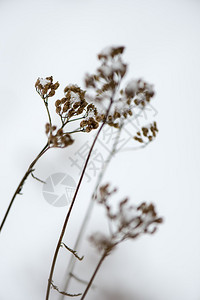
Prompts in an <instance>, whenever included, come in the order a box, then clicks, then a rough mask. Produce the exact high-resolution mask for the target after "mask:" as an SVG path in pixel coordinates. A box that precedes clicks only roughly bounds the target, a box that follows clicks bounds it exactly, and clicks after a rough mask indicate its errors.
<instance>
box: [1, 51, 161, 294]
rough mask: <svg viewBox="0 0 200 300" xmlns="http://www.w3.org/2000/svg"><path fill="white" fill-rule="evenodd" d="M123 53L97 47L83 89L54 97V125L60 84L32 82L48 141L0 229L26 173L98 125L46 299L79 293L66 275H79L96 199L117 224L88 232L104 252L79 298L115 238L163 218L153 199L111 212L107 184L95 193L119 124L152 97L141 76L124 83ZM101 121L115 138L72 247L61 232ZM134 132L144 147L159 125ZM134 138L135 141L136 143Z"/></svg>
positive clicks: (73, 88) (132, 234)
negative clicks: (63, 258)
mask: <svg viewBox="0 0 200 300" xmlns="http://www.w3.org/2000/svg"><path fill="white" fill-rule="evenodd" d="M123 52H124V47H108V48H106V49H104V50H103V51H101V52H100V54H99V55H98V60H99V62H100V66H99V67H98V68H97V70H96V72H95V73H94V74H86V76H85V89H82V88H81V87H79V86H77V85H76V84H67V86H66V87H65V89H64V94H63V97H62V98H61V99H56V100H55V113H56V114H57V115H58V116H59V121H60V123H59V125H57V126H56V125H55V123H54V120H53V117H54V115H52V113H51V112H50V110H49V101H52V100H51V99H50V98H52V97H54V95H55V94H56V90H57V89H58V87H59V83H58V82H55V83H54V81H53V77H52V76H50V77H46V78H38V79H37V81H36V84H35V88H36V91H37V93H38V94H39V96H40V97H41V99H42V102H43V103H44V106H45V109H46V111H47V118H48V122H47V123H46V125H45V132H46V142H45V145H44V146H43V148H42V150H41V151H40V152H39V154H38V155H37V156H36V158H35V159H34V160H33V161H32V163H31V164H30V166H29V167H28V169H27V171H26V172H25V174H24V176H23V178H22V179H21V181H20V183H19V185H18V187H17V189H16V191H15V193H14V195H13V197H12V199H11V201H10V203H9V205H8V209H7V211H6V213H5V216H4V218H3V220H2V222H1V225H0V231H1V230H2V228H3V226H4V224H5V222H6V220H7V217H8V215H9V212H10V209H11V207H12V205H13V202H14V200H15V198H16V196H17V195H18V194H21V191H22V188H23V185H24V183H25V181H26V179H27V178H28V177H29V175H30V174H31V175H32V176H33V178H35V179H37V180H39V181H41V180H40V179H38V178H37V177H36V176H35V175H34V173H33V172H34V168H35V164H36V163H37V161H38V160H39V159H40V158H41V157H42V156H43V155H44V154H45V153H46V152H47V151H49V150H50V149H54V148H67V147H69V146H70V145H72V144H73V143H74V142H75V141H76V139H74V134H75V133H76V132H82V133H83V134H87V133H89V132H91V131H93V130H96V134H95V137H94V139H93V141H92V143H91V146H90V150H89V152H88V155H87V157H86V159H85V162H84V165H83V168H82V172H81V174H80V178H79V181H78V183H77V186H76V189H75V192H74V195H73V199H72V201H71V204H70V207H68V208H67V212H66V216H65V219H64V222H63V226H62V228H61V233H60V235H59V237H58V242H57V245H56V249H55V253H54V255H53V260H52V265H51V267H50V274H49V278H48V284H47V291H46V300H48V299H49V298H50V292H51V289H54V290H55V291H57V292H58V293H59V296H60V297H62V299H63V298H64V297H65V296H80V295H81V294H82V293H78V294H70V293H68V292H67V291H68V286H69V283H70V280H71V279H72V278H73V279H75V280H77V276H75V274H74V267H75V263H76V262H77V261H79V260H82V257H81V258H80V257H79V255H78V254H77V250H79V249H80V245H81V240H82V238H83V233H84V231H85V230H86V225H87V222H88V219H89V218H90V216H91V214H92V209H93V206H94V204H95V203H97V202H98V203H99V204H101V205H104V207H105V208H106V212H107V218H108V219H109V222H110V223H112V224H113V225H112V226H113V228H115V229H114V231H112V233H111V235H110V236H105V235H104V234H103V235H102V234H97V235H92V236H91V238H90V240H91V241H92V242H93V244H95V245H96V247H97V248H98V249H100V250H101V251H102V252H103V256H102V258H101V261H100V263H99V264H98V266H97V268H96V270H95V273H94V274H93V276H92V278H91V280H90V282H89V283H88V284H87V288H86V290H85V292H84V293H83V295H82V298H81V299H84V297H85V295H86V294H87V291H88V289H89V288H90V286H91V283H92V281H93V279H94V276H95V274H96V272H97V271H98V269H99V267H100V265H101V263H102V261H103V260H104V258H105V257H106V256H107V255H108V254H110V253H111V252H112V250H113V249H114V248H115V247H116V246H117V245H118V244H119V243H121V242H122V241H124V240H126V239H128V238H131V239H133V238H136V237H137V236H139V235H141V234H143V233H153V232H154V231H155V228H156V227H155V225H157V224H158V223H161V221H162V219H161V218H158V217H157V214H156V212H155V209H154V206H153V205H152V204H150V205H147V204H145V203H143V204H141V205H140V206H138V207H136V206H133V205H129V201H128V200H127V199H126V200H123V201H122V202H121V203H120V205H119V208H118V211H117V212H116V213H115V214H114V213H113V212H112V210H111V207H110V205H109V204H108V198H109V196H110V193H111V192H109V186H108V185H104V186H103V187H101V188H100V196H99V194H98V193H99V192H98V191H99V186H100V185H101V184H102V179H103V177H104V174H105V171H106V170H107V168H108V165H109V163H110V161H111V159H112V158H113V156H114V155H116V154H117V153H118V151H119V147H118V144H119V140H120V136H121V134H122V131H123V130H122V129H124V128H125V127H126V126H127V123H128V121H129V119H130V118H131V120H136V119H137V118H138V117H139V116H140V113H141V112H143V111H145V110H146V107H147V105H148V104H149V103H150V102H151V100H152V98H153V96H154V89H153V86H152V85H151V84H149V83H147V82H145V81H144V80H143V79H141V78H139V79H132V80H130V81H129V82H128V83H126V84H124V81H123V79H124V77H125V75H126V73H127V64H126V63H124V62H123V59H122V54H123ZM136 109H137V112H136ZM104 126H111V127H112V128H113V130H115V131H116V132H117V134H116V137H115V139H114V141H113V145H112V149H111V151H110V153H109V155H108V157H107V159H106V160H105V162H104V165H103V168H102V170H101V171H100V172H99V174H98V178H97V182H96V185H95V189H94V191H93V194H92V197H91V200H90V203H89V206H88V210H87V211H86V214H85V217H84V218H83V223H82V225H81V226H80V231H79V234H78V236H77V239H76V242H75V245H74V248H73V249H71V248H69V246H68V245H67V244H66V243H64V235H65V232H66V229H67V226H68V223H69V220H70V219H71V213H72V210H73V209H74V204H75V201H76V198H77V195H78V192H79V189H80V186H81V184H82V182H83V178H84V176H85V174H86V169H87V166H88V163H89V160H90V157H91V154H92V151H93V149H94V147H95V145H96V142H97V140H98V138H99V136H100V134H101V132H102V129H103V128H104ZM135 131H136V132H133V134H132V143H133V147H132V149H133V150H135V149H140V148H143V147H146V146H147V145H148V144H149V143H151V142H152V141H153V140H154V139H155V138H156V135H157V132H158V128H157V124H156V122H155V121H153V122H151V123H150V124H144V125H143V126H141V128H140V129H137V130H135ZM134 143H135V144H136V146H134ZM138 145H139V146H138ZM66 151H67V150H66ZM111 194H112V193H111ZM127 216H128V217H127ZM152 225H154V227H153V230H152V229H150V227H152ZM61 247H64V248H66V249H68V250H69V252H70V253H71V257H70V259H69V265H68V267H67V270H66V276H65V277H66V278H65V280H66V284H65V287H64V290H63V291H62V289H60V288H59V287H58V285H57V283H54V281H53V277H54V271H55V267H56V262H57V258H58V255H59V251H60V249H61Z"/></svg>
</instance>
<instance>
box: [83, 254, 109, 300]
mask: <svg viewBox="0 0 200 300" xmlns="http://www.w3.org/2000/svg"><path fill="white" fill-rule="evenodd" d="M106 256H107V251H105V252H104V253H103V255H102V257H101V258H100V260H99V263H98V265H97V266H96V269H95V270H94V273H93V274H92V277H91V278H90V281H89V283H88V285H87V287H86V289H85V291H84V293H83V295H82V297H81V299H80V300H83V299H84V298H85V296H86V295H87V292H88V290H89V288H90V287H91V285H92V283H93V281H94V278H95V276H96V274H97V272H98V270H99V268H100V267H101V264H102V262H103V261H104V259H105V258H106Z"/></svg>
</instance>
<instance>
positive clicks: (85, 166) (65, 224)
mask: <svg viewBox="0 0 200 300" xmlns="http://www.w3.org/2000/svg"><path fill="white" fill-rule="evenodd" d="M112 103H113V98H111V99H110V104H109V107H108V109H107V111H106V115H105V120H104V122H103V123H102V124H101V126H100V128H99V130H98V132H97V134H96V136H95V138H94V141H93V143H92V146H91V148H90V151H89V153H88V156H87V158H86V161H85V164H84V167H83V170H82V173H81V176H80V179H79V182H78V185H77V187H76V191H75V193H74V197H73V199H72V202H71V205H70V208H69V210H68V213H67V215H66V218H65V221H64V224H63V227H62V230H61V234H60V237H59V240H58V243H57V246H56V250H55V253H54V257H53V261H52V265H51V269H50V274H49V280H48V285H47V292H46V300H48V299H49V294H50V287H51V282H52V278H53V273H54V269H55V265H56V261H57V257H58V253H59V249H60V245H61V243H62V239H63V236H64V234H65V230H66V228H67V224H68V221H69V218H70V215H71V212H72V209H73V206H74V203H75V200H76V197H77V194H78V191H79V188H80V186H81V183H82V180H83V177H84V175H85V171H86V168H87V165H88V162H89V159H90V156H91V154H92V150H93V148H94V146H95V144H96V141H97V139H98V137H99V135H100V133H101V131H102V129H103V127H104V125H105V123H106V120H107V116H108V114H109V111H110V108H111V106H112Z"/></svg>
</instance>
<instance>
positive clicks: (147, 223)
mask: <svg viewBox="0 0 200 300" xmlns="http://www.w3.org/2000/svg"><path fill="white" fill-rule="evenodd" d="M116 191H117V190H116V189H112V190H111V189H110V186H109V184H106V185H103V186H101V187H100V188H99V193H98V194H97V195H96V201H97V203H98V204H100V205H103V206H104V208H105V211H106V217H107V219H108V223H109V235H106V234H104V233H102V232H95V233H93V234H92V235H91V236H90V242H91V243H92V244H93V245H94V246H95V247H96V248H97V249H98V251H99V252H100V253H101V258H100V260H99V262H98V264H97V266H96V268H95V270H94V272H93V274H92V276H91V279H90V280H89V282H88V284H87V286H86V289H85V291H84V293H83V295H82V297H81V300H83V299H84V298H85V296H86V294H87V292H88V290H89V288H90V287H91V285H92V283H93V280H94V278H95V276H96V274H97V272H98V271H99V268H100V267H101V265H102V263H103V261H104V260H105V258H106V257H107V256H108V255H110V254H111V253H112V251H113V250H114V249H115V248H116V247H117V246H118V245H119V244H121V243H122V242H124V241H126V240H128V239H136V238H137V237H139V236H141V235H142V234H145V233H148V234H153V233H155V231H156V229H157V225H158V224H160V223H162V221H163V220H162V218H160V217H158V216H157V213H156V211H155V207H154V205H153V204H152V203H150V204H147V203H145V202H144V203H141V204H140V205H138V206H136V205H132V204H130V203H129V202H130V201H129V199H128V198H125V199H123V200H122V201H120V202H119V204H118V207H117V209H116V211H113V209H112V206H111V205H110V203H109V201H110V197H111V196H112V194H114V193H115V192H116Z"/></svg>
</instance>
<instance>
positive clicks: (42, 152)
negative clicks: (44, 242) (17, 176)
mask: <svg viewBox="0 0 200 300" xmlns="http://www.w3.org/2000/svg"><path fill="white" fill-rule="evenodd" d="M48 149H49V145H48V143H47V144H46V145H45V146H44V148H43V149H42V150H41V151H40V153H39V154H38V155H37V157H36V158H35V159H34V160H33V161H32V163H31V164H30V166H29V167H28V170H27V171H26V173H25V174H24V176H23V178H22V179H21V181H20V183H19V185H18V187H17V189H16V191H15V193H14V195H13V197H12V199H11V201H10V204H9V206H8V208H7V211H6V213H5V216H4V218H3V221H2V222H1V226H0V232H1V230H2V228H3V226H4V224H5V222H6V219H7V217H8V214H9V212H10V210H11V207H12V205H13V202H14V200H15V198H16V196H17V194H20V193H21V191H22V188H23V185H24V183H25V181H26V179H27V178H28V176H29V175H30V173H32V172H33V167H34V165H35V164H36V162H37V161H38V160H39V158H40V157H41V156H42V155H43V154H44V153H45V152H46V151H47V150H48Z"/></svg>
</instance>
